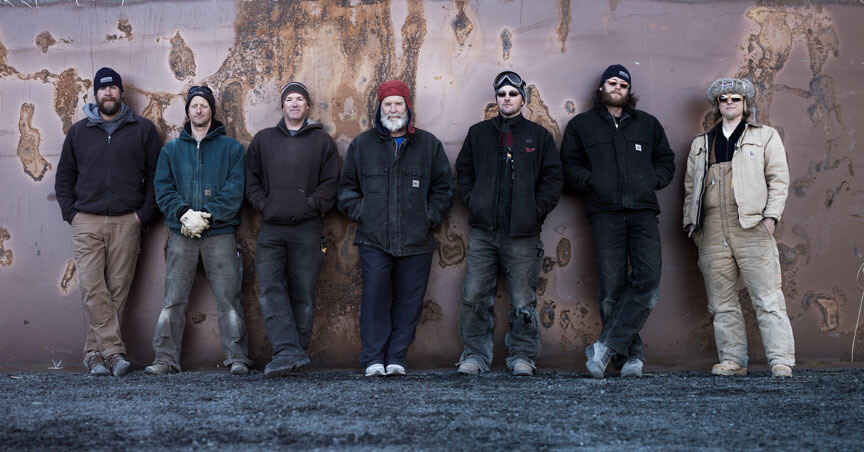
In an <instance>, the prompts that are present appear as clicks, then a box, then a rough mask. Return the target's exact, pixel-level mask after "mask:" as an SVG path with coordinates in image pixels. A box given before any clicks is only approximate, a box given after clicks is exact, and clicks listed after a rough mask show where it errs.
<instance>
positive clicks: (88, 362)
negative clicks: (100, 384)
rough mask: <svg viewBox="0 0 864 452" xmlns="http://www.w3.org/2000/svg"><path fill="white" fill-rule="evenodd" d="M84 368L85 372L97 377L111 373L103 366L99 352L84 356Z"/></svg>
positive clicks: (103, 362)
mask: <svg viewBox="0 0 864 452" xmlns="http://www.w3.org/2000/svg"><path fill="white" fill-rule="evenodd" d="M84 368H85V369H87V372H89V373H90V375H94V376H97V377H104V376H106V375H111V371H109V370H108V368H107V367H105V360H104V359H102V354H101V353H99V352H96V353H90V354H89V355H88V356H85V357H84Z"/></svg>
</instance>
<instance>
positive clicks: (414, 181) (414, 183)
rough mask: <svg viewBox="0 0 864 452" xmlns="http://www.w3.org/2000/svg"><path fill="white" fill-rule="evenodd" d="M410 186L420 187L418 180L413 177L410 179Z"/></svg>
mask: <svg viewBox="0 0 864 452" xmlns="http://www.w3.org/2000/svg"><path fill="white" fill-rule="evenodd" d="M411 186H412V187H414V188H420V181H419V180H417V179H414V180H413V181H411Z"/></svg>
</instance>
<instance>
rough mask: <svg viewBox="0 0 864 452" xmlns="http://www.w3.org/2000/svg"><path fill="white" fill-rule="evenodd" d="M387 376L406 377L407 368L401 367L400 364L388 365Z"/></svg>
mask: <svg viewBox="0 0 864 452" xmlns="http://www.w3.org/2000/svg"><path fill="white" fill-rule="evenodd" d="M387 376H388V377H404V376H405V367H404V366H400V365H399V364H388V365H387Z"/></svg>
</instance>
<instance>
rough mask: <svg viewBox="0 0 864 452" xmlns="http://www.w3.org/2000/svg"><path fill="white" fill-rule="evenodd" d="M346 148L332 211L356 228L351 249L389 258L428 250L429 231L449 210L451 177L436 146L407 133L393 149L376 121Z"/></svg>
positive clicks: (421, 134) (430, 138) (420, 133)
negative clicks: (361, 247)
mask: <svg viewBox="0 0 864 452" xmlns="http://www.w3.org/2000/svg"><path fill="white" fill-rule="evenodd" d="M377 118H378V115H377V114H376V121H375V122H376V128H374V129H371V130H367V131H366V132H363V133H361V134H360V135H358V136H357V138H355V139H354V141H352V142H351V144H350V145H349V146H348V151H347V153H346V154H345V161H344V164H343V167H342V175H341V176H340V178H339V191H338V195H337V199H338V200H337V206H338V207H339V210H340V211H341V212H342V213H344V214H345V215H347V216H348V218H350V219H352V220H354V221H356V222H357V223H359V225H358V228H357V234H356V235H355V237H354V244H355V245H358V246H359V245H369V246H373V247H375V248H378V249H380V250H382V251H384V252H386V253H389V254H391V255H393V256H409V255H413V254H421V253H427V252H430V251H433V250H434V249H435V247H436V245H435V240H434V239H433V237H432V228H434V227H436V226H437V225H439V224H441V221H442V219H443V218H444V214H445V213H446V212H447V210H449V209H450V206H451V205H453V197H454V189H453V176H452V174H451V172H450V162H449V160H447V154H445V153H444V147H443V146H442V145H441V142H440V141H439V140H438V139H437V138H435V136H434V135H432V134H431V133H429V132H426V131H425V130H420V129H416V128H412V129H413V132H410V131H409V133H408V134H406V135H405V139H404V140H403V141H402V145H401V146H399V148H398V149H397V147H396V141H395V140H393V138H391V137H390V135H389V133H387V132H386V131H385V130H384V128H383V126H381V124H380V121H379V120H377Z"/></svg>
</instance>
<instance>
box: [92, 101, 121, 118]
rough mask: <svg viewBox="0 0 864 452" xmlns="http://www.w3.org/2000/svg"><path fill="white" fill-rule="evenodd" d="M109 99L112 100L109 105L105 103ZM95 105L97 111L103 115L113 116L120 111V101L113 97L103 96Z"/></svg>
mask: <svg viewBox="0 0 864 452" xmlns="http://www.w3.org/2000/svg"><path fill="white" fill-rule="evenodd" d="M109 100H110V101H113V103H112V104H111V105H107V104H106V102H107V101H109ZM96 105H97V106H98V107H99V113H102V114H103V115H105V116H113V115H114V114H116V113H117V112H118V111H120V102H119V101H118V100H117V99H115V98H113V97H103V98H102V99H101V100H100V101H99V102H97V104H96Z"/></svg>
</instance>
